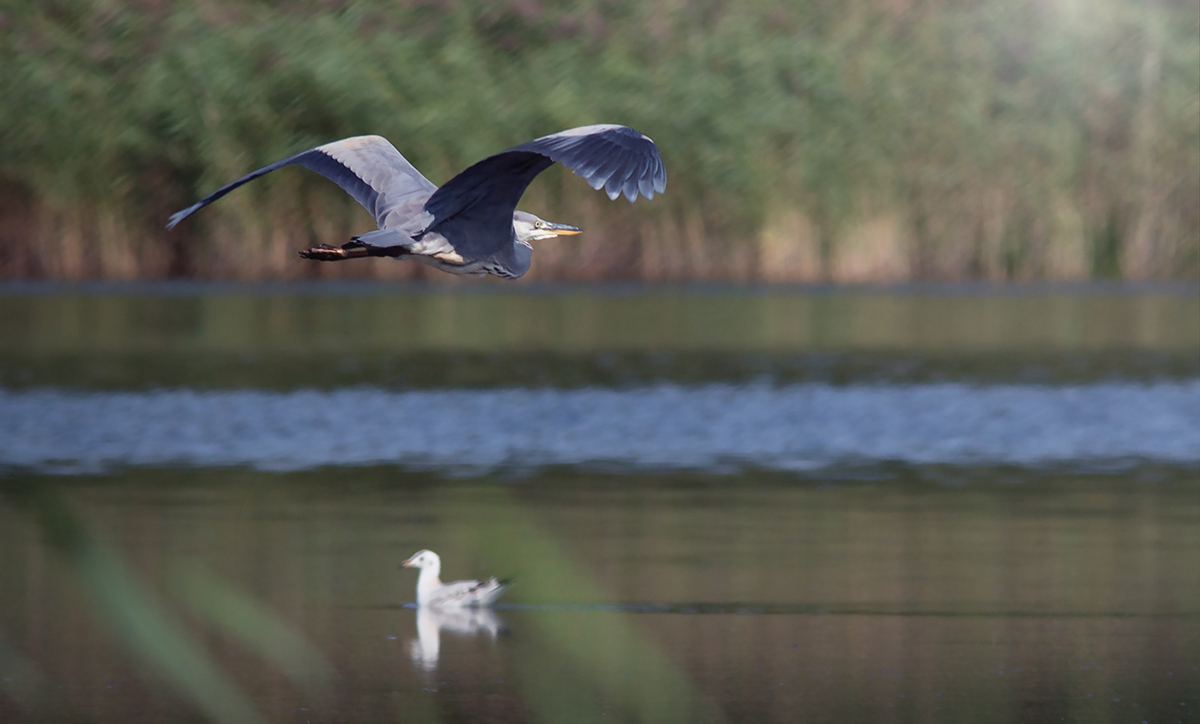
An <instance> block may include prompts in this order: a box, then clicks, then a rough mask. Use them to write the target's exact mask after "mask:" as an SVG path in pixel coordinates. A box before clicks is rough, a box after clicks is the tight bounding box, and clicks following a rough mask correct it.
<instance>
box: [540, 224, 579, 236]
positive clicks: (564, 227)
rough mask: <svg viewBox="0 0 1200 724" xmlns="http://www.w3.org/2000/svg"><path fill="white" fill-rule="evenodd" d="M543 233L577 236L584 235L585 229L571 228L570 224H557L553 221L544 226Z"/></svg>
mask: <svg viewBox="0 0 1200 724" xmlns="http://www.w3.org/2000/svg"><path fill="white" fill-rule="evenodd" d="M542 231H549V232H550V233H551V234H554V235H555V236H574V235H576V234H582V233H583V229H581V228H579V227H578V226H571V225H570V224H555V223H554V222H552V221H547V222H546V223H545V224H544V225H543V226H542Z"/></svg>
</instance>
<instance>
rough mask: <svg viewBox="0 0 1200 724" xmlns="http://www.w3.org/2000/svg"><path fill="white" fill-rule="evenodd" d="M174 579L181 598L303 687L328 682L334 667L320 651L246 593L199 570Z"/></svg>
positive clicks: (180, 574)
mask: <svg viewBox="0 0 1200 724" xmlns="http://www.w3.org/2000/svg"><path fill="white" fill-rule="evenodd" d="M173 579H174V583H175V586H176V589H177V590H176V593H177V594H178V595H179V598H180V600H182V601H183V602H185V603H186V604H187V605H188V606H190V607H191V608H192V609H193V610H195V611H196V612H197V613H199V614H201V615H202V616H204V617H205V618H207V619H208V620H209V621H211V622H212V623H214V624H216V625H217V626H218V627H220V628H221V629H224V630H225V631H226V632H228V633H229V634H230V635H232V636H233V637H234V638H236V639H237V640H238V641H239V642H240V643H242V644H243V645H245V646H247V647H248V648H250V649H252V650H253V651H254V652H255V653H257V654H258V655H259V656H261V657H263V658H264V659H266V660H268V661H270V662H271V663H273V664H275V666H276V667H278V668H279V670H280V671H282V672H283V673H285V674H287V675H288V676H290V677H292V678H293V679H295V680H296V682H297V683H298V684H301V685H303V686H304V687H305V688H306V690H309V691H311V690H312V689H321V688H324V687H327V686H328V685H329V683H330V681H331V680H332V678H333V669H332V667H330V666H329V664H328V663H327V662H326V661H325V657H323V656H322V655H321V652H320V651H318V650H317V649H316V648H315V647H313V645H312V644H310V643H309V642H308V640H307V639H305V638H304V637H303V636H301V635H300V634H298V633H296V632H295V631H294V630H292V629H291V628H290V627H288V626H287V625H286V624H285V623H284V622H283V621H282V620H281V619H280V618H279V617H278V616H276V615H275V614H273V613H271V612H270V611H269V610H267V609H266V608H263V607H262V606H261V605H260V604H258V603H257V602H255V601H254V600H253V599H251V598H250V597H249V596H247V595H245V594H243V593H241V592H240V591H238V590H236V589H235V588H233V587H231V586H229V585H228V584H226V583H224V582H223V581H221V580H219V579H217V578H214V577H213V576H210V575H207V574H205V573H203V572H201V571H186V572H179V573H177V574H176V575H175V576H174V577H173Z"/></svg>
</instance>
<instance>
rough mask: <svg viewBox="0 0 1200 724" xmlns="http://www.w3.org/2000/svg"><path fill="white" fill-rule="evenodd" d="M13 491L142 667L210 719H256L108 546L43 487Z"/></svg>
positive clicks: (246, 703)
mask: <svg viewBox="0 0 1200 724" xmlns="http://www.w3.org/2000/svg"><path fill="white" fill-rule="evenodd" d="M0 492H10V493H15V495H14V496H13V497H15V498H16V499H17V500H18V501H20V502H23V503H24V504H25V505H27V506H28V507H29V508H30V509H31V510H32V511H33V512H34V513H35V514H36V515H37V516H38V519H39V521H40V523H41V528H42V531H43V533H44V534H45V536H46V540H47V542H48V543H49V544H50V546H51V547H52V548H53V549H54V550H55V551H57V552H58V553H59V555H61V556H62V557H63V559H64V560H65V561H66V562H67V564H68V565H70V566H71V568H72V569H74V571H75V572H76V574H77V575H78V576H79V579H80V581H81V582H82V583H83V586H84V588H85V589H86V590H87V592H88V595H89V596H90V597H91V599H92V601H93V603H94V604H95V606H96V609H97V613H98V615H99V618H100V619H101V620H102V621H103V622H104V623H105V624H107V625H108V626H109V627H110V628H111V629H112V630H113V632H114V633H115V634H116V635H117V638H118V639H119V640H120V641H121V643H122V644H123V645H124V646H125V647H126V649H127V650H128V651H129V653H130V654H132V655H133V656H134V657H135V658H136V659H137V660H138V661H139V663H141V664H142V665H143V667H144V668H145V669H146V670H147V671H149V672H153V673H154V674H155V675H157V676H158V677H160V678H161V679H162V680H164V681H165V682H166V683H168V684H170V685H171V686H172V687H173V688H175V689H176V690H177V691H179V692H181V693H182V694H184V695H186V696H187V697H188V698H189V699H191V701H192V703H193V704H194V705H195V706H196V707H197V708H198V709H200V710H201V711H203V712H204V713H205V715H207V716H208V717H209V718H210V719H212V720H213V721H216V722H231V723H232V722H238V723H241V722H246V723H252V722H260V721H262V719H261V718H260V716H259V714H258V712H257V711H256V710H255V708H254V705H253V704H252V703H251V702H250V699H249V698H248V697H247V696H246V695H245V694H244V693H243V692H242V691H241V690H239V689H238V687H237V686H236V685H235V684H234V683H233V682H232V681H231V680H230V679H229V677H228V676H227V675H226V674H225V673H224V672H223V671H222V670H221V669H220V667H219V666H217V664H216V663H215V662H214V661H213V659H212V657H210V656H209V655H208V653H207V652H206V651H205V650H204V647H203V646H202V645H200V643H199V642H198V641H196V639H195V638H194V637H193V636H192V635H191V634H189V633H188V631H187V630H186V629H185V628H184V627H183V626H182V625H181V624H179V623H178V622H176V621H174V620H172V618H171V617H170V616H169V615H168V614H167V612H166V611H164V610H163V608H162V607H161V606H160V605H159V604H158V603H157V602H156V601H155V600H154V596H153V595H152V594H151V593H150V591H149V590H147V589H146V587H145V586H144V584H142V582H141V581H139V580H138V579H137V578H136V576H134V574H132V573H130V572H129V570H128V569H127V568H126V567H125V565H124V564H123V563H122V562H121V560H120V559H119V558H117V557H116V556H115V555H114V554H113V553H112V552H111V551H109V550H107V549H105V548H104V547H102V546H101V545H99V544H98V543H97V542H96V541H95V540H93V539H92V538H91V536H90V535H88V533H87V531H86V530H85V529H84V527H83V526H82V525H81V524H80V523H79V521H78V520H76V518H75V516H74V515H73V514H72V513H71V512H70V510H69V509H68V507H67V505H66V503H65V502H64V501H63V500H62V498H61V497H60V496H59V494H58V493H57V491H55V490H53V489H50V488H49V487H48V486H47V485H45V484H43V485H36V487H33V488H24V489H14V488H13V487H11V486H10V487H9V488H7V489H6V488H4V487H0Z"/></svg>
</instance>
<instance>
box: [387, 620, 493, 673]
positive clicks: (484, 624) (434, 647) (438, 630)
mask: <svg viewBox="0 0 1200 724" xmlns="http://www.w3.org/2000/svg"><path fill="white" fill-rule="evenodd" d="M504 629H505V626H504V619H502V618H500V617H499V616H497V615H496V614H494V613H492V611H491V610H489V609H486V608H450V609H438V608H430V607H428V606H422V607H421V608H418V609H417V638H416V639H414V640H413V641H412V642H411V643H409V656H410V657H412V661H413V664H415V665H416V666H417V667H418V668H420V669H421V670H423V671H433V670H434V669H435V668H437V663H438V653H439V651H440V649H441V634H442V631H448V632H450V633H452V634H456V635H459V636H473V635H475V634H478V633H480V632H484V633H486V634H487V635H488V636H489V637H491V638H492V639H495V638H496V635H497V634H498V633H500V632H501V631H503V630H504Z"/></svg>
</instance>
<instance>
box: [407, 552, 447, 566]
mask: <svg viewBox="0 0 1200 724" xmlns="http://www.w3.org/2000/svg"><path fill="white" fill-rule="evenodd" d="M441 564H442V559H441V558H438V554H437V553H434V552H433V551H417V552H416V553H414V554H413V555H412V558H409V559H408V560H407V561H405V562H403V563H401V564H400V565H402V566H404V567H405V568H429V567H431V566H437V567H439V568H440V567H441Z"/></svg>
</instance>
